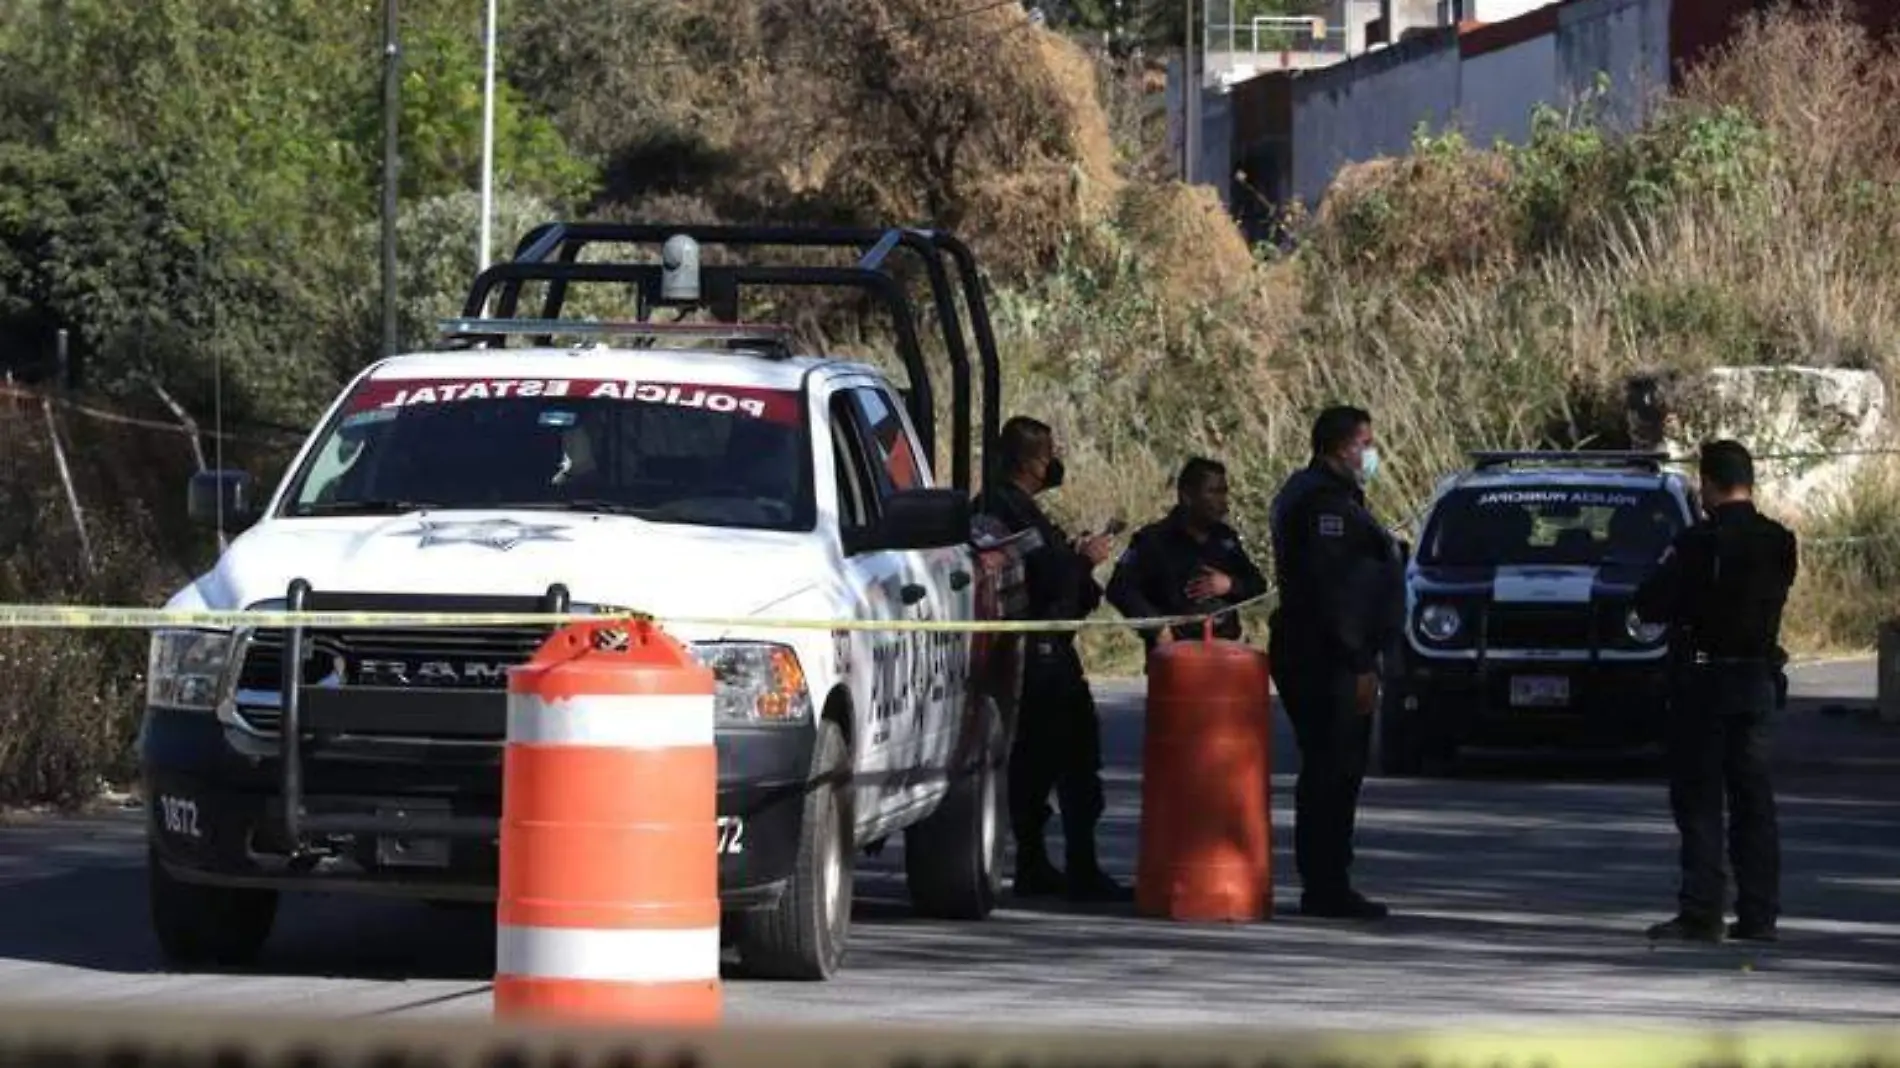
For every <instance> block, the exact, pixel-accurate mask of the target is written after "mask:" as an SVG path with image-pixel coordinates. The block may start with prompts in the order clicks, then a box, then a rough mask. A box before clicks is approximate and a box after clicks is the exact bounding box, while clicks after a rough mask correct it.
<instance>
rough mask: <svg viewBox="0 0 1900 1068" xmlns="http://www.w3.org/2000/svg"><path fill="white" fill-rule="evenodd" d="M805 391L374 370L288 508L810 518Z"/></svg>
mask: <svg viewBox="0 0 1900 1068" xmlns="http://www.w3.org/2000/svg"><path fill="white" fill-rule="evenodd" d="M806 441H807V437H806V416H805V410H804V403H803V399H802V397H801V396H800V395H799V394H798V393H797V392H794V391H790V390H764V389H749V388H737V387H727V386H712V385H703V384H696V383H690V382H650V381H637V382H636V381H620V380H614V379H605V380H601V379H575V378H560V379H521V378H431V379H371V380H366V381H364V382H361V383H359V384H358V386H357V388H356V389H355V390H354V391H353V392H352V393H351V395H350V396H349V397H348V398H347V399H346V400H345V402H344V403H343V405H342V406H341V408H340V409H339V411H338V413H337V417H336V418H335V419H334V420H332V422H331V423H330V425H329V427H328V428H327V430H326V432H325V433H324V435H323V437H322V439H321V440H320V441H319V442H318V444H317V447H316V448H315V449H313V450H312V451H311V453H310V456H309V458H308V459H307V460H306V461H305V463H304V466H303V468H302V470H300V471H299V472H298V474H297V478H296V481H295V482H294V483H293V485H292V486H291V489H290V492H289V494H288V495H287V498H286V499H287V504H286V507H285V514H286V515H291V516H319V515H349V514H357V515H369V514H389V513H396V512H403V511H409V510H411V509H415V508H431V509H454V508H507V509H521V508H527V509H537V508H538V509H563V510H576V511H592V512H606V513H614V514H623V515H631V516H637V517H639V518H642V519H647V520H651V521H653V522H661V523H690V524H698V525H706V526H720V527H742V528H755V529H766V530H805V529H810V528H811V526H812V525H813V522H814V508H813V495H812V490H811V479H812V475H811V462H810V453H809V450H808V449H807V448H806Z"/></svg>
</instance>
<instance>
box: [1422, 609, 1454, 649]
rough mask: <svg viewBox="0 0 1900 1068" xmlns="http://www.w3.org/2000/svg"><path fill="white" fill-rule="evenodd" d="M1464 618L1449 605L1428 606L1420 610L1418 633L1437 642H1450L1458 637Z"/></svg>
mask: <svg viewBox="0 0 1900 1068" xmlns="http://www.w3.org/2000/svg"><path fill="white" fill-rule="evenodd" d="M1463 626H1464V617H1463V616H1462V615H1461V614H1460V613H1459V611H1458V609H1457V608H1456V607H1455V606H1453V605H1448V604H1428V605H1426V606H1425V607H1424V608H1421V609H1419V613H1418V632H1419V633H1420V634H1423V635H1424V636H1425V637H1426V638H1428V639H1430V640H1431V641H1435V642H1448V641H1450V640H1452V639H1453V638H1456V637H1457V636H1458V631H1459V629H1460V628H1462V627H1463Z"/></svg>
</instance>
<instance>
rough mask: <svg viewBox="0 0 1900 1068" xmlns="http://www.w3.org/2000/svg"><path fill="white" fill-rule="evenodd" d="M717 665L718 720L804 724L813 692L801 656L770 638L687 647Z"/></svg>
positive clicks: (714, 668)
mask: <svg viewBox="0 0 1900 1068" xmlns="http://www.w3.org/2000/svg"><path fill="white" fill-rule="evenodd" d="M688 649H689V650H690V651H691V652H692V654H693V658H694V659H696V660H698V661H699V662H700V663H702V664H704V665H706V666H707V667H709V668H711V669H712V673H713V681H714V694H713V719H714V720H715V721H716V722H719V723H731V724H753V723H804V722H807V721H809V720H810V719H811V692H810V690H809V689H808V688H807V686H806V685H805V671H804V668H802V667H800V666H799V663H798V654H797V653H795V652H793V651H792V650H791V648H790V647H788V646H784V645H774V644H771V643H769V642H704V643H700V644H696V645H692V646H688Z"/></svg>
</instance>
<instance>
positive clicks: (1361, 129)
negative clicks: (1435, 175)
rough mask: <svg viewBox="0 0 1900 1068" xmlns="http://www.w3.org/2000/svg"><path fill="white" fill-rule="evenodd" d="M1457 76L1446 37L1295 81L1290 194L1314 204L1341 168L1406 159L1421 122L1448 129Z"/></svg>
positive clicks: (1453, 44)
mask: <svg viewBox="0 0 1900 1068" xmlns="http://www.w3.org/2000/svg"><path fill="white" fill-rule="evenodd" d="M1458 75H1459V59H1458V41H1457V38H1456V37H1455V36H1454V35H1453V34H1451V33H1450V32H1449V31H1444V32H1440V33H1437V34H1434V35H1431V36H1428V37H1419V38H1414V39H1413V40H1410V41H1405V42H1402V43H1400V44H1396V45H1392V46H1389V47H1387V48H1382V49H1380V50H1378V51H1376V52H1371V53H1368V54H1367V55H1365V56H1362V57H1359V58H1358V59H1354V60H1352V61H1351V62H1348V63H1342V64H1340V65H1339V66H1336V67H1329V68H1327V69H1326V70H1323V71H1316V72H1313V73H1308V74H1301V75H1299V76H1297V77H1296V78H1295V80H1294V83H1293V115H1292V126H1293V130H1292V142H1293V151H1292V155H1293V167H1292V170H1293V188H1292V190H1291V192H1292V194H1293V195H1294V196H1296V197H1298V198H1300V199H1301V200H1304V201H1305V202H1306V203H1307V204H1308V206H1312V205H1314V204H1317V203H1318V200H1319V194H1320V193H1321V192H1322V191H1323V190H1324V189H1325V188H1326V185H1327V184H1328V183H1329V182H1331V181H1332V177H1333V175H1334V174H1335V173H1336V172H1337V171H1338V170H1339V168H1340V167H1342V166H1344V165H1346V164H1348V163H1352V162H1355V161H1358V160H1366V159H1371V158H1373V157H1375V156H1381V155H1393V154H1398V153H1403V152H1406V151H1408V150H1409V149H1410V147H1411V143H1412V132H1413V130H1414V129H1415V128H1416V127H1417V126H1418V125H1419V123H1421V122H1423V123H1425V124H1426V125H1427V126H1428V127H1431V128H1440V127H1443V126H1444V125H1445V124H1446V123H1448V122H1450V121H1451V120H1452V117H1453V112H1454V109H1455V108H1456V107H1457V105H1458Z"/></svg>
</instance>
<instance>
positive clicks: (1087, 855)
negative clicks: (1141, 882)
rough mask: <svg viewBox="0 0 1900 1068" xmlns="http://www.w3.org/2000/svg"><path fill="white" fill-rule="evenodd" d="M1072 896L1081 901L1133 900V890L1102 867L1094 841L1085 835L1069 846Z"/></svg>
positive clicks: (1070, 893)
mask: <svg viewBox="0 0 1900 1068" xmlns="http://www.w3.org/2000/svg"><path fill="white" fill-rule="evenodd" d="M1068 854H1069V900H1071V901H1080V902H1109V901H1132V900H1134V896H1135V895H1134V892H1133V891H1132V890H1130V889H1128V887H1126V886H1123V885H1122V884H1121V883H1119V882H1116V881H1115V879H1114V878H1113V877H1112V876H1110V875H1109V874H1108V873H1107V872H1105V871H1103V870H1102V866H1101V864H1100V863H1098V862H1097V861H1096V858H1095V842H1094V840H1093V839H1091V838H1082V839H1080V840H1079V841H1077V842H1075V843H1073V844H1071V845H1070V846H1069V847H1068Z"/></svg>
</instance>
